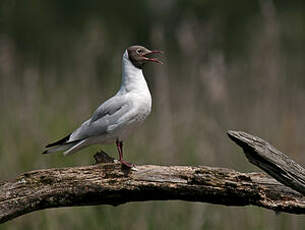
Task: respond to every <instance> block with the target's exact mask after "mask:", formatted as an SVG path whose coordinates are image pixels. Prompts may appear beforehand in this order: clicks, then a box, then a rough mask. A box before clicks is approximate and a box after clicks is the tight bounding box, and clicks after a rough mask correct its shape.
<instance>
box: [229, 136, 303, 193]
mask: <svg viewBox="0 0 305 230" xmlns="http://www.w3.org/2000/svg"><path fill="white" fill-rule="evenodd" d="M228 136H229V137H230V138H231V139H232V140H233V141H234V142H235V143H236V144H238V145H239V146H240V147H242V149H243V151H244V153H245V155H246V157H247V158H248V160H249V162H251V163H252V164H254V165H256V166H258V167H259V168H261V169H262V170H264V171H265V172H266V173H268V174H269V175H271V176H272V177H274V178H275V179H276V180H278V181H279V182H281V183H283V184H284V185H286V186H288V187H290V188H292V189H294V190H296V191H298V192H300V193H302V194H303V195H305V169H304V168H303V167H302V166H300V165H299V164H297V163H296V162H294V161H293V160H291V159H290V158H288V156H287V155H285V154H284V153H282V152H281V151H279V150H277V149H276V148H275V147H273V146H272V145H271V144H269V143H268V142H267V141H265V140H263V139H262V138H259V137H256V136H253V135H251V134H248V133H245V132H241V131H228Z"/></svg>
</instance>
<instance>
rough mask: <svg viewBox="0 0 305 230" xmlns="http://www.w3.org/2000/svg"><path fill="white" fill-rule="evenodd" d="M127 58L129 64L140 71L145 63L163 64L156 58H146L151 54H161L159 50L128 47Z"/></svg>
mask: <svg viewBox="0 0 305 230" xmlns="http://www.w3.org/2000/svg"><path fill="white" fill-rule="evenodd" d="M127 52H128V58H129V60H130V61H131V63H132V64H133V65H134V66H135V67H137V68H139V69H142V68H143V65H144V64H145V63H147V62H156V63H159V64H163V63H162V62H161V61H159V60H158V59H157V58H153V57H148V56H150V55H151V54H156V53H162V52H161V51H159V50H149V49H147V48H145V47H143V46H130V47H128V48H127Z"/></svg>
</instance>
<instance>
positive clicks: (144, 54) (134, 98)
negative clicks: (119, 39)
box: [43, 46, 162, 167]
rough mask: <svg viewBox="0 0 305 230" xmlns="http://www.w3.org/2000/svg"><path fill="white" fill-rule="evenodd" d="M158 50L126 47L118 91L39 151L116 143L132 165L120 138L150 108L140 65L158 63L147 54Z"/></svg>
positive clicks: (149, 97) (147, 90)
mask: <svg viewBox="0 0 305 230" xmlns="http://www.w3.org/2000/svg"><path fill="white" fill-rule="evenodd" d="M155 53H161V52H160V51H157V50H153V51H151V50H149V49H147V48H145V47H143V46H130V47H129V48H127V49H126V51H125V52H124V54H123V59H122V83H121V87H120V89H119V91H118V92H117V93H116V94H115V95H114V96H113V97H111V98H110V99H108V100H107V101H105V102H104V103H102V104H101V105H100V106H99V107H98V108H97V110H96V111H95V112H94V113H93V115H92V117H91V118H90V119H89V120H87V121H85V122H84V123H83V124H82V125H81V126H80V127H79V128H77V129H76V130H75V131H74V132H72V133H71V134H69V135H67V136H66V137H64V138H62V139H60V140H58V141H56V142H54V143H51V144H48V145H47V146H46V148H47V150H45V151H44V152H43V153H44V154H47V153H52V152H57V151H64V155H68V154H71V153H74V152H77V151H79V150H80V149H82V148H84V147H86V146H88V145H92V144H107V143H114V142H115V143H116V146H117V150H118V153H119V161H120V162H121V163H122V164H123V165H126V166H127V167H132V164H129V163H128V162H126V161H125V160H123V141H124V140H125V139H126V137H127V135H128V134H129V133H130V132H132V131H133V130H134V129H135V128H136V127H137V126H139V125H140V124H142V123H143V121H144V120H145V118H146V117H147V116H148V115H149V114H150V111H151V95H150V92H149V88H148V86H147V83H146V81H145V78H144V75H143V71H142V68H143V66H144V64H145V63H147V62H156V63H160V64H162V62H161V61H159V60H158V59H157V58H153V57H150V55H151V54H155Z"/></svg>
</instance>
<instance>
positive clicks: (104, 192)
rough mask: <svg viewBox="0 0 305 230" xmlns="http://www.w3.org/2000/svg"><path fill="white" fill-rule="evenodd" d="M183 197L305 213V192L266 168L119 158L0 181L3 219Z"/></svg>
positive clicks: (1, 218)
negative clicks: (131, 163) (127, 163)
mask: <svg viewBox="0 0 305 230" xmlns="http://www.w3.org/2000/svg"><path fill="white" fill-rule="evenodd" d="M148 200H184V201H198V202H209V203H214V204H223V205H234V206H244V205H256V206H260V207H264V208H267V209H271V210H274V211H277V212H288V213H295V214H301V213H305V199H304V197H303V196H302V195H301V194H300V193H298V192H296V191H294V190H292V189H290V188H288V187H286V186H284V185H282V184H280V183H279V182H277V181H276V180H274V179H272V178H270V177H268V176H266V175H264V174H262V173H240V172H237V171H234V170H231V169H223V168H211V167H203V166H202V167H188V166H155V165H141V166H137V167H136V171H135V170H130V169H126V168H123V167H122V166H121V165H120V164H118V163H104V164H98V165H94V166H87V167H75V168H54V169H42V170H36V171H31V172H26V173H24V174H21V175H19V176H17V177H16V178H15V179H13V180H10V181H2V182H0V223H3V222H6V221H8V220H11V219H13V218H15V217H18V216H21V215H23V214H26V213H30V212H33V211H36V210H41V209H46V208H54V207H68V206H81V205H99V204H110V205H119V204H123V203H126V202H131V201H148Z"/></svg>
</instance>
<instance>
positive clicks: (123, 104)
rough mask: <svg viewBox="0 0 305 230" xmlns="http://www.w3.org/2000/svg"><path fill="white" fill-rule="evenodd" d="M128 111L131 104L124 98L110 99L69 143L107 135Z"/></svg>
mask: <svg viewBox="0 0 305 230" xmlns="http://www.w3.org/2000/svg"><path fill="white" fill-rule="evenodd" d="M128 110H129V103H128V102H127V101H126V100H124V98H123V97H112V98H110V99H109V100H107V101H106V102H104V103H103V104H102V105H100V106H99V107H98V108H97V109H96V111H95V112H94V113H93V115H92V117H91V119H89V120H87V121H85V122H84V123H83V124H82V125H81V126H80V127H79V128H78V129H76V130H75V131H74V132H73V133H72V134H71V137H70V139H69V141H75V140H81V139H84V138H87V137H91V136H99V135H102V134H104V133H107V129H108V127H109V126H112V125H115V124H116V123H117V122H118V120H119V119H120V118H121V117H122V116H123V115H124V114H126V113H127V112H128Z"/></svg>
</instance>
